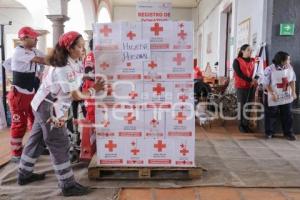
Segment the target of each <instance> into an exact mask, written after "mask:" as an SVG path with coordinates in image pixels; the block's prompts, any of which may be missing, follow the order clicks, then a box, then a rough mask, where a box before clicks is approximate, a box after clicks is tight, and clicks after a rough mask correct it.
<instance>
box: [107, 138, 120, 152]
mask: <svg viewBox="0 0 300 200" xmlns="http://www.w3.org/2000/svg"><path fill="white" fill-rule="evenodd" d="M105 148H107V149H108V151H109V152H113V151H114V148H117V144H114V142H113V141H112V140H109V141H108V143H107V144H105Z"/></svg>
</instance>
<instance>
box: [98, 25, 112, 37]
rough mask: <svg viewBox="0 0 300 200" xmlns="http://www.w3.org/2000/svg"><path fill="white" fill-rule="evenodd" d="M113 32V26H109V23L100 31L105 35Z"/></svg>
mask: <svg viewBox="0 0 300 200" xmlns="http://www.w3.org/2000/svg"><path fill="white" fill-rule="evenodd" d="M111 32H112V29H111V28H108V26H107V25H104V27H103V28H102V29H100V33H102V34H103V35H104V37H107V36H108V35H109V34H110V33H111Z"/></svg>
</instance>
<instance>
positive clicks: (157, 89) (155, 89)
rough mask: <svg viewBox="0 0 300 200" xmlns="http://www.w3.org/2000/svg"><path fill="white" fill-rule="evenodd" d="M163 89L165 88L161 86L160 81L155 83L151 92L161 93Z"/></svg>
mask: <svg viewBox="0 0 300 200" xmlns="http://www.w3.org/2000/svg"><path fill="white" fill-rule="evenodd" d="M164 91H165V88H164V87H162V86H161V83H157V85H156V87H154V88H153V92H156V95H161V94H162V93H163V92H164Z"/></svg>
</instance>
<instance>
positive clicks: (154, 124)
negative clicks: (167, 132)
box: [150, 118, 159, 128]
mask: <svg viewBox="0 0 300 200" xmlns="http://www.w3.org/2000/svg"><path fill="white" fill-rule="evenodd" d="M150 124H151V126H152V127H154V128H156V127H157V125H159V121H157V120H156V119H155V118H153V119H152V120H151V122H150Z"/></svg>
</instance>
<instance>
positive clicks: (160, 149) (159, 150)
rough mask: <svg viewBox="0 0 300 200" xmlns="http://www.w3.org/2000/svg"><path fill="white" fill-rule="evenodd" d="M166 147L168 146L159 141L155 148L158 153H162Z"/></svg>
mask: <svg viewBox="0 0 300 200" xmlns="http://www.w3.org/2000/svg"><path fill="white" fill-rule="evenodd" d="M166 147H167V145H166V144H163V142H162V141H161V140H158V142H157V144H154V148H156V149H157V151H158V152H162V150H163V149H164V148H166Z"/></svg>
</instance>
